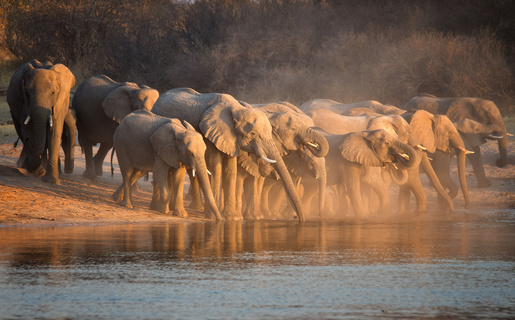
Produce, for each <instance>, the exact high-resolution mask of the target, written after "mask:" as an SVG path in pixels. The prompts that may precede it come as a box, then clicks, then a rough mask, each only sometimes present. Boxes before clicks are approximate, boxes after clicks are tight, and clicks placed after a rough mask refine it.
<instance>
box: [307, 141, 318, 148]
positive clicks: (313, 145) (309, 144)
mask: <svg viewBox="0 0 515 320" xmlns="http://www.w3.org/2000/svg"><path fill="white" fill-rule="evenodd" d="M307 145H308V146H312V147H313V148H317V149H318V148H320V146H319V145H318V144H316V143H313V142H308V143H307Z"/></svg>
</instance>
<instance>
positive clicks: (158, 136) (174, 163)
mask: <svg viewBox="0 0 515 320" xmlns="http://www.w3.org/2000/svg"><path fill="white" fill-rule="evenodd" d="M180 126H181V127H183V126H182V124H181V125H180ZM183 128H184V127H183ZM176 129H177V128H176V126H174V125H173V123H172V122H167V123H165V124H163V125H162V126H160V127H159V128H158V129H157V130H156V131H155V132H154V133H153V134H152V135H151V136H150V143H151V144H152V147H153V148H154V151H155V152H156V153H157V155H158V156H159V157H160V158H161V159H163V161H164V162H166V164H167V165H169V166H170V167H172V168H176V169H178V168H180V167H181V163H180V160H179V154H178V152H177V139H176V137H175V133H176Z"/></svg>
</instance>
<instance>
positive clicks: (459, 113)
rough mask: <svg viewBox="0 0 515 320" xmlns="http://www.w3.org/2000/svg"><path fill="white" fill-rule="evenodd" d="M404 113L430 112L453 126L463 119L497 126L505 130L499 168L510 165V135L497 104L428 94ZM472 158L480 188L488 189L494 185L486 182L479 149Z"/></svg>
mask: <svg viewBox="0 0 515 320" xmlns="http://www.w3.org/2000/svg"><path fill="white" fill-rule="evenodd" d="M403 109H404V110H407V111H412V110H413V111H414V110H426V111H428V112H430V113H433V114H443V115H446V116H447V117H448V118H449V119H450V120H451V121H452V122H457V121H460V120H462V119H471V120H474V121H477V122H479V123H482V124H484V125H491V124H496V125H498V126H499V127H500V128H501V132H502V138H501V139H499V140H498V146H499V155H500V159H498V160H497V161H496V165H497V166H498V167H501V168H502V167H504V166H506V165H507V163H508V151H507V143H508V140H507V139H508V133H507V132H506V126H505V125H504V121H503V119H502V116H501V113H500V112H499V109H498V108H497V106H496V105H495V103H494V102H492V101H490V100H485V99H480V98H469V97H458V98H438V97H436V96H434V95H430V94H424V95H419V96H415V97H412V98H411V99H409V100H408V101H407V102H406V103H405V104H404V106H403ZM472 151H474V153H471V154H469V155H468V158H469V160H470V163H471V164H472V168H473V169H474V174H475V175H476V178H477V186H478V188H487V187H489V186H491V185H492V182H491V181H490V180H489V179H488V178H486V175H485V170H484V168H483V163H482V160H481V150H480V149H479V146H476V147H473V148H472Z"/></svg>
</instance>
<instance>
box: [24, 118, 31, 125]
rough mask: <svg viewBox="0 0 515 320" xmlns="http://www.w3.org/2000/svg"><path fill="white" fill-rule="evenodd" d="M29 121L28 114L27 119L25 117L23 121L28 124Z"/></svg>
mask: <svg viewBox="0 0 515 320" xmlns="http://www.w3.org/2000/svg"><path fill="white" fill-rule="evenodd" d="M29 121H30V116H27V119H25V121H23V123H24V124H27V123H29Z"/></svg>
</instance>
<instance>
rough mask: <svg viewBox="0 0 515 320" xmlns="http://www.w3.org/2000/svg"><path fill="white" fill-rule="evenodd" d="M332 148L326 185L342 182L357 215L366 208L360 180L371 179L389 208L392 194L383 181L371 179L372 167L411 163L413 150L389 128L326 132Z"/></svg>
mask: <svg viewBox="0 0 515 320" xmlns="http://www.w3.org/2000/svg"><path fill="white" fill-rule="evenodd" d="M326 139H327V141H328V143H329V152H328V154H327V156H326V158H325V160H326V168H327V185H328V186H332V185H340V186H341V185H343V186H344V187H345V190H346V193H347V194H348V195H349V198H350V202H351V205H352V207H353V208H354V212H355V214H356V215H357V217H363V216H364V214H365V209H364V207H363V201H362V197H361V182H362V181H363V180H365V181H364V182H368V183H369V184H370V185H371V187H372V188H373V189H374V191H376V193H377V194H378V195H379V199H380V202H381V205H380V208H381V209H384V210H385V211H388V209H389V199H388V198H389V195H388V191H387V189H385V187H384V185H383V184H381V183H375V182H374V181H368V180H367V179H368V178H371V175H370V174H367V172H368V170H369V169H370V168H373V167H383V166H385V165H387V164H391V163H394V162H400V163H402V164H403V165H404V166H406V167H410V166H411V165H412V163H413V159H414V150H413V148H412V147H410V146H409V145H407V144H404V143H402V142H400V141H399V140H398V139H396V138H395V137H394V136H392V135H391V134H389V133H388V132H387V131H385V130H383V129H380V130H374V131H362V132H353V133H348V134H343V135H341V134H327V135H326Z"/></svg>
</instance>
